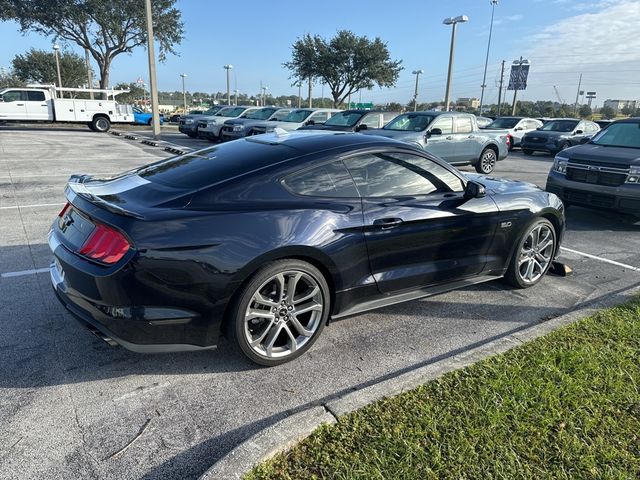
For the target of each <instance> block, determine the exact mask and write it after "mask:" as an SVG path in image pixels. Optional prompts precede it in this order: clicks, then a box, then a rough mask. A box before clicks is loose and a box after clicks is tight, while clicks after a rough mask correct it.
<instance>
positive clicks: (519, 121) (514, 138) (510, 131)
mask: <svg viewBox="0 0 640 480" xmlns="http://www.w3.org/2000/svg"><path fill="white" fill-rule="evenodd" d="M542 125H543V123H542V122H541V121H540V120H536V119H535V118H526V117H498V118H496V119H495V120H494V121H493V122H491V123H490V124H489V125H487V126H486V127H484V128H485V130H493V131H496V130H500V131H504V132H505V133H506V134H507V135H508V136H509V150H512V149H513V147H519V146H520V144H521V143H522V137H524V136H525V134H527V133H529V132H533V131H534V130H536V129H538V128H540V127H542Z"/></svg>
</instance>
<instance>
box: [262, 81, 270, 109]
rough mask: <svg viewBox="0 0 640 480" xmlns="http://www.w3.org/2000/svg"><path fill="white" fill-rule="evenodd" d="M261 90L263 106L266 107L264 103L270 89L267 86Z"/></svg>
mask: <svg viewBox="0 0 640 480" xmlns="http://www.w3.org/2000/svg"><path fill="white" fill-rule="evenodd" d="M261 88H262V106H263V107H264V102H265V101H266V97H267V89H268V88H269V87H268V86H266V85H263V86H262V87H261Z"/></svg>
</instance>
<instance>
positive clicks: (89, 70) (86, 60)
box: [84, 48, 93, 100]
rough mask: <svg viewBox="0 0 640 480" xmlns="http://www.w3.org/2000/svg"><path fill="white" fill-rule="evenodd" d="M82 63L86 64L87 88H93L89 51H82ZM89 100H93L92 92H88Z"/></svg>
mask: <svg viewBox="0 0 640 480" xmlns="http://www.w3.org/2000/svg"><path fill="white" fill-rule="evenodd" d="M84 63H86V64H87V83H88V84H89V88H91V89H92V88H93V77H92V76H91V61H90V60H89V49H88V48H85V49H84ZM89 98H91V100H93V90H90V91H89Z"/></svg>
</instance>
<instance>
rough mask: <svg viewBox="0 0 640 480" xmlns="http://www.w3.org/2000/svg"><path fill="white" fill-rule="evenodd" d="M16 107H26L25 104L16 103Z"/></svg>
mask: <svg viewBox="0 0 640 480" xmlns="http://www.w3.org/2000/svg"><path fill="white" fill-rule="evenodd" d="M16 106H18V107H24V103H16Z"/></svg>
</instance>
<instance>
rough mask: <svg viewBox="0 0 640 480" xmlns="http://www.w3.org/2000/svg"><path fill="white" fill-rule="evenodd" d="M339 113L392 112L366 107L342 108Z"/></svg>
mask: <svg viewBox="0 0 640 480" xmlns="http://www.w3.org/2000/svg"><path fill="white" fill-rule="evenodd" d="M340 113H393V112H387V111H386V110H378V109H373V110H369V109H367V108H352V109H350V110H342V111H341V112H340Z"/></svg>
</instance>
